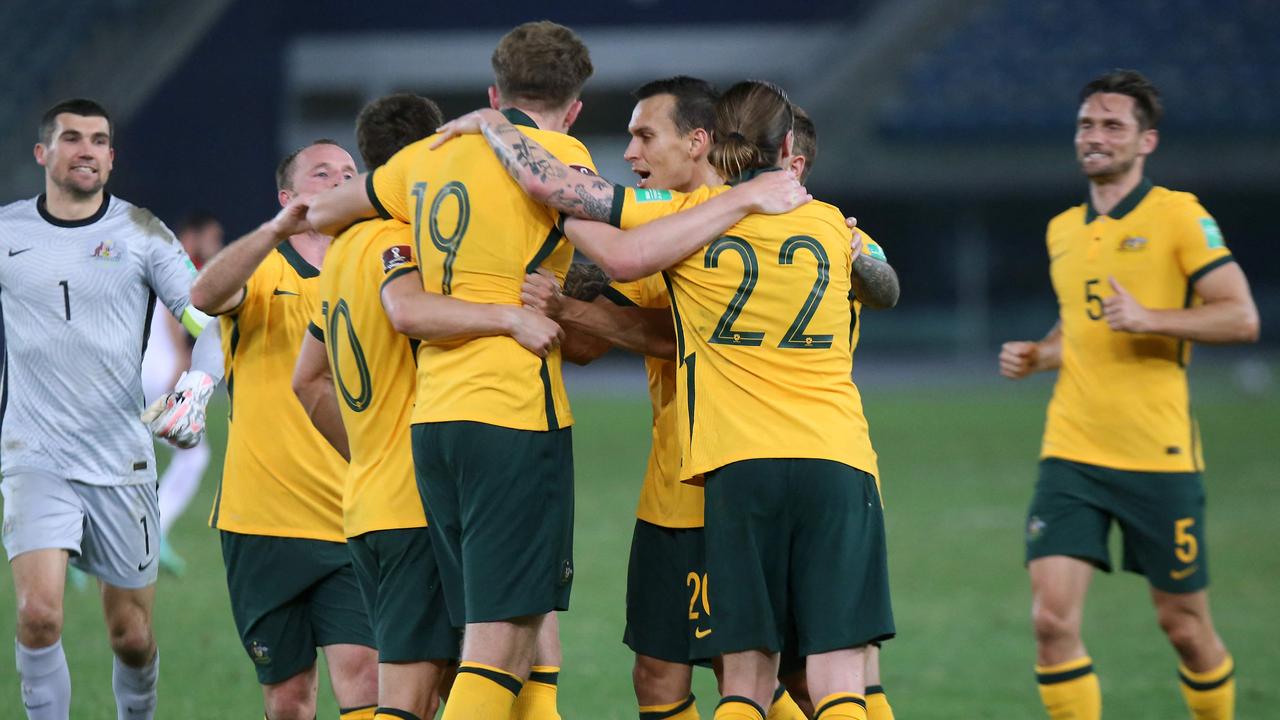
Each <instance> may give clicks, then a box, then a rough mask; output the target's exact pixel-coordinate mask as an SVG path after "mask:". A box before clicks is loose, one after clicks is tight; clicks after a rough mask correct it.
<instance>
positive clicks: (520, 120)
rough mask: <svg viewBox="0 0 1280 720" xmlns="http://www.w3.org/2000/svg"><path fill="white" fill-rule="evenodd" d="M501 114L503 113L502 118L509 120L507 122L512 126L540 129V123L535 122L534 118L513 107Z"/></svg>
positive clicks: (502, 111)
mask: <svg viewBox="0 0 1280 720" xmlns="http://www.w3.org/2000/svg"><path fill="white" fill-rule="evenodd" d="M499 112H501V113H502V116H503V117H505V118H506V119H507V122H509V123H511V124H512V125H523V126H525V127H531V128H535V129H536V128H537V127H538V123H536V122H534V121H533V118H531V117H529V116H528V115H526V114H525V112H524V111H523V110H521V109H519V108H513V107H512V108H507V109H506V110H500V111H499Z"/></svg>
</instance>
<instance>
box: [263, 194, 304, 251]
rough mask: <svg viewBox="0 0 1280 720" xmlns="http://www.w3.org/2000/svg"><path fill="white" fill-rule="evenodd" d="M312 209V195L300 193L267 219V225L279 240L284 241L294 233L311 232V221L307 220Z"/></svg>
mask: <svg viewBox="0 0 1280 720" xmlns="http://www.w3.org/2000/svg"><path fill="white" fill-rule="evenodd" d="M310 209H311V196H309V195H299V196H297V197H295V198H294V199H292V200H290V201H289V204H288V205H285V206H284V207H282V208H280V212H278V213H276V216H275V217H273V218H271V219H270V220H269V221H267V226H268V227H269V228H270V229H271V232H272V233H273V234H274V235H275V236H276V240H277V241H278V242H284V241H285V240H288V239H289V238H290V237H291V236H293V235H300V234H302V233H304V232H310V231H311V230H312V227H311V223H309V222H307V210H310Z"/></svg>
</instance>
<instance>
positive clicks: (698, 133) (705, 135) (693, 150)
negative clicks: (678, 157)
mask: <svg viewBox="0 0 1280 720" xmlns="http://www.w3.org/2000/svg"><path fill="white" fill-rule="evenodd" d="M688 140H689V156H690V157H692V158H701V157H703V156H704V155H706V154H707V153H708V152H709V151H710V150H711V133H709V132H707V130H706V128H694V129H693V131H692V132H690V133H689V137H688Z"/></svg>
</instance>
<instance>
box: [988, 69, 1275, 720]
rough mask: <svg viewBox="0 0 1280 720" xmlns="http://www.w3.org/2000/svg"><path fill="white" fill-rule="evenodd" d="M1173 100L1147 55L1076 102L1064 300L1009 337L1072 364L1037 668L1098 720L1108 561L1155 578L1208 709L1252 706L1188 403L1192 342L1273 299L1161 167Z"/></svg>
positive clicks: (1044, 566) (1044, 547) (1056, 436)
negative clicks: (1096, 608)
mask: <svg viewBox="0 0 1280 720" xmlns="http://www.w3.org/2000/svg"><path fill="white" fill-rule="evenodd" d="M1161 114H1162V109H1161V104H1160V96H1159V93H1158V92H1157V90H1156V88H1155V86H1154V85H1152V84H1151V83H1150V82H1149V81H1148V80H1147V79H1146V78H1145V77H1143V76H1142V75H1141V74H1139V73H1137V72H1135V71H1133V70H1116V71H1112V72H1108V73H1106V74H1104V75H1101V76H1099V77H1098V78H1096V79H1094V80H1092V81H1090V82H1089V84H1087V85H1085V86H1084V89H1083V90H1082V91H1081V93H1080V110H1079V113H1078V114H1077V116H1076V135H1075V147H1076V159H1077V160H1078V161H1079V162H1080V167H1081V169H1082V170H1083V171H1084V174H1085V176H1086V177H1087V178H1088V179H1089V194H1088V196H1087V198H1086V202H1085V203H1084V204H1082V205H1077V206H1076V207H1073V208H1071V209H1070V210H1067V211H1066V212H1063V213H1062V214H1060V215H1058V216H1057V217H1055V218H1054V219H1053V220H1051V221H1050V222H1049V229H1048V234H1047V238H1046V241H1047V245H1048V255H1049V274H1050V276H1051V277H1052V280H1053V289H1054V292H1055V293H1056V294H1057V296H1058V308H1059V316H1058V323H1057V324H1056V325H1054V327H1053V329H1052V330H1050V332H1049V334H1048V335H1047V336H1046V337H1045V338H1044V339H1043V340H1040V341H1039V342H1032V341H1018V342H1008V343H1005V344H1004V346H1003V347H1002V348H1001V351H1000V372H1001V374H1002V375H1004V376H1005V377H1008V378H1012V379H1019V378H1023V377H1026V376H1027V375H1030V374H1031V373H1034V372H1039V371H1044V370H1058V382H1057V385H1056V386H1055V387H1054V392H1053V399H1052V400H1051V401H1050V402H1049V412H1048V418H1047V421H1046V424H1045V431H1044V442H1043V445H1042V447H1041V450H1040V474H1039V479H1038V480H1037V481H1036V491H1035V495H1034V497H1033V498H1032V500H1031V507H1030V510H1029V511H1028V519H1027V534H1026V547H1027V555H1026V557H1027V569H1028V571H1029V573H1030V575H1031V593H1032V616H1033V621H1034V626H1035V637H1036V674H1037V677H1038V679H1039V686H1040V697H1041V699H1042V700H1043V701H1044V705H1045V709H1046V710H1047V711H1048V713H1049V716H1050V717H1051V718H1054V719H1055V720H1058V719H1065V718H1077V719H1083V720H1090V719H1093V718H1097V717H1099V716H1100V714H1101V708H1102V699H1101V694H1100V692H1099V689H1098V677H1097V675H1096V674H1095V673H1094V669H1093V660H1092V659H1091V658H1090V657H1089V654H1088V652H1087V650H1086V649H1085V646H1084V643H1083V641H1082V640H1081V636H1080V623H1081V617H1082V615H1083V613H1084V602H1085V595H1086V591H1087V590H1088V587H1089V582H1090V580H1091V578H1092V576H1093V571H1094V569H1095V568H1098V569H1101V570H1103V571H1104V572H1110V570H1111V559H1110V556H1109V553H1108V551H1107V535H1108V533H1109V531H1110V527H1111V523H1112V522H1113V521H1114V522H1116V523H1118V524H1119V525H1120V528H1121V531H1122V532H1123V534H1124V565H1123V567H1124V569H1126V570H1130V571H1132V572H1136V573H1139V574H1141V575H1143V576H1145V577H1146V578H1147V582H1148V583H1150V587H1151V599H1152V601H1153V603H1154V604H1155V609H1156V618H1157V620H1158V621H1159V623H1160V627H1161V628H1162V629H1163V630H1164V632H1165V634H1166V635H1167V636H1168V637H1169V641H1170V642H1171V643H1172V644H1173V647H1174V650H1175V651H1176V652H1177V654H1178V657H1179V659H1180V661H1181V663H1180V665H1179V667H1178V675H1179V677H1180V679H1181V681H1182V683H1181V684H1182V693H1183V696H1184V697H1185V698H1186V701H1187V705H1188V706H1189V707H1190V708H1191V713H1192V716H1193V717H1195V718H1197V719H1198V720H1226V719H1229V718H1232V717H1234V704H1235V681H1234V680H1233V671H1234V665H1233V663H1232V660H1231V655H1230V654H1229V653H1228V652H1227V649H1226V647H1225V646H1224V645H1223V643H1222V640H1221V639H1220V638H1219V637H1218V634H1217V632H1215V631H1214V628H1213V620H1212V618H1211V616H1210V613H1209V598H1208V592H1207V591H1206V589H1205V588H1206V587H1207V586H1208V584H1209V567H1208V548H1207V547H1206V535H1205V532H1204V525H1205V515H1204V485H1203V483H1202V481H1201V472H1202V470H1203V468H1204V461H1203V458H1202V456H1201V452H1200V438H1199V430H1198V428H1197V427H1196V424H1195V420H1194V419H1193V418H1192V417H1191V415H1190V412H1189V410H1188V408H1189V403H1190V399H1189V397H1188V391H1187V375H1186V366H1187V362H1188V361H1189V360H1190V349H1191V343H1192V342H1208V343H1235V342H1253V341H1254V340H1256V339H1257V337H1258V311H1257V308H1256V307H1255V306H1254V303H1253V298H1252V296H1251V295H1250V293H1249V285H1248V282H1247V281H1246V280H1245V276H1244V273H1243V272H1242V271H1241V269H1240V266H1239V265H1237V264H1236V263H1235V261H1234V260H1233V259H1232V257H1231V253H1230V252H1229V251H1228V250H1227V247H1226V245H1225V244H1224V242H1223V239H1222V232H1221V231H1220V230H1219V229H1218V224H1217V223H1216V222H1214V219H1213V217H1212V216H1210V215H1209V213H1208V212H1206V211H1205V209H1204V208H1203V207H1201V206H1200V203H1199V202H1197V201H1196V198H1195V196H1194V195H1191V194H1189V193H1184V192H1175V191H1173V190H1168V189H1166V188H1163V187H1159V186H1155V185H1152V184H1151V182H1150V181H1149V180H1147V179H1146V177H1145V176H1144V175H1143V168H1144V165H1145V163H1146V159H1147V157H1148V156H1149V155H1151V153H1153V152H1154V151H1155V149H1156V145H1157V142H1158V140H1159V135H1158V133H1157V130H1156V127H1157V126H1158V125H1159V123H1160V116H1161Z"/></svg>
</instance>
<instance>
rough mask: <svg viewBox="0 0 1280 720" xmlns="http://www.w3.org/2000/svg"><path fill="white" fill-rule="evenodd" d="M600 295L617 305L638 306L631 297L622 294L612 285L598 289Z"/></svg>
mask: <svg viewBox="0 0 1280 720" xmlns="http://www.w3.org/2000/svg"><path fill="white" fill-rule="evenodd" d="M600 295H601V296H603V297H604V298H605V299H606V300H608V301H609V302H611V303H613V304H614V305H617V306H618V307H640V306H639V305H637V304H636V303H635V302H634V301H633V300H632V299H631V298H629V297H627V296H626V295H623V294H622V292H621V291H620V290H618V288H616V287H614V286H612V285H605V286H604V287H603V288H602V289H601V290H600Z"/></svg>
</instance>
